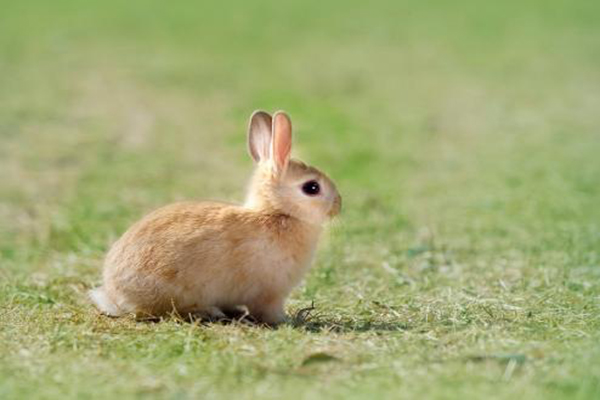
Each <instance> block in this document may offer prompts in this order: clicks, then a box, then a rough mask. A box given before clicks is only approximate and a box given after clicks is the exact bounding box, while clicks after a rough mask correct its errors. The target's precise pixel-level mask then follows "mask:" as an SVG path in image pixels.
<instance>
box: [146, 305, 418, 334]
mask: <svg viewBox="0 0 600 400" xmlns="http://www.w3.org/2000/svg"><path fill="white" fill-rule="evenodd" d="M315 310H316V309H315V307H314V305H311V306H310V307H306V308H302V309H300V310H297V311H296V312H295V313H293V315H291V316H290V317H289V320H288V322H287V323H285V324H282V325H268V324H265V323H262V322H261V321H259V320H257V319H256V318H254V317H253V316H252V315H250V314H249V313H248V311H247V310H244V309H238V310H230V311H228V312H227V313H226V317H225V318H210V317H206V316H200V315H194V314H188V315H185V316H182V315H179V314H176V313H172V314H171V315H170V316H169V317H167V318H169V319H175V320H177V321H179V322H181V323H191V324H201V325H210V324H222V325H230V324H241V325H244V326H256V327H264V328H267V329H278V328H280V327H284V326H291V327H293V328H295V329H302V330H304V331H307V332H333V333H352V332H355V333H360V332H400V331H406V330H409V329H410V328H411V327H410V326H409V325H408V324H406V323H403V322H400V321H398V322H395V321H389V320H387V321H378V320H377V319H374V318H369V319H365V318H358V317H357V318H351V317H341V318H340V317H329V316H325V315H323V314H319V313H315ZM163 320H164V317H163V318H151V317H149V318H138V321H140V322H146V323H157V322H160V321H163Z"/></svg>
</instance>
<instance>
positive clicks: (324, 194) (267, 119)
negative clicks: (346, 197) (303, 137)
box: [246, 111, 342, 224]
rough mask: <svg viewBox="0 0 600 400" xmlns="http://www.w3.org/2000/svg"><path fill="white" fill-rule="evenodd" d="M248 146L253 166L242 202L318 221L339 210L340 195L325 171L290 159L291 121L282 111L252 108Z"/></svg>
mask: <svg viewBox="0 0 600 400" xmlns="http://www.w3.org/2000/svg"><path fill="white" fill-rule="evenodd" d="M248 150H249V152H250V155H251V156H252V158H253V159H254V161H255V162H256V170H255V172H254V176H253V177H252V181H251V183H250V188H249V192H248V197H247V200H246V206H247V207H250V208H252V209H256V210H263V211H267V212H278V213H283V214H287V215H290V216H292V217H295V218H298V219H299V220H301V221H304V222H307V223H311V224H322V223H323V222H325V221H326V220H327V219H329V218H331V217H333V216H335V215H337V214H338V213H339V212H340V211H341V207H342V198H341V196H340V194H339V193H338V191H337V188H336V187H335V184H334V183H333V181H332V180H331V179H329V177H328V176H327V175H325V174H324V173H323V172H321V171H319V170H318V169H316V168H315V167H312V166H309V165H306V164H305V163H303V162H302V161H299V160H295V159H291V158H290V154H291V150H292V123H291V121H290V118H289V117H288V116H287V114H285V113H284V112H281V111H278V112H276V113H275V114H274V115H273V116H271V115H269V114H268V113H266V112H264V111H255V112H254V113H253V114H252V116H251V118H250V124H249V127H248Z"/></svg>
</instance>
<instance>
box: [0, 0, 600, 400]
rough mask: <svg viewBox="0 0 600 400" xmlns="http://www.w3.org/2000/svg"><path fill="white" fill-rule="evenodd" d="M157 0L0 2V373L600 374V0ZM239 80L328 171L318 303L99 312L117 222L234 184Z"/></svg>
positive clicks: (314, 383) (69, 378)
mask: <svg viewBox="0 0 600 400" xmlns="http://www.w3.org/2000/svg"><path fill="white" fill-rule="evenodd" d="M172 3H173V4H170V3H168V2H158V1H127V2H121V1H116V0H106V1H103V2H99V1H97V2H85V3H84V2H76V1H65V0H56V1H52V2H50V1H41V0H38V1H33V0H32V1H27V2H16V1H13V2H2V12H0V398H1V399H7V400H8V399H21V398H22V399H32V398H61V399H74V398H78V399H79V398H86V399H87V398H95V399H105V398H106V399H109V398H119V399H121V398H138V397H149V398H161V399H164V398H190V399H191V398H207V399H220V398H236V399H250V398H260V399H281V398H294V399H295V398H305V399H319V398H323V399H325V398H327V399H329V398H344V399H354V398H356V399H358V398H371V399H379V398H405V399H423V398H432V399H434V398H456V399H459V398H460V399H464V398H473V399H475V398H479V399H482V398H499V399H502V398H504V399H533V400H535V399H544V400H547V399H563V398H564V399H567V398H568V399H597V398H600V362H599V360H600V344H599V343H600V254H599V252H600V25H599V24H598V21H599V20H600V3H598V2H592V1H567V0H565V1H554V0H551V1H541V0H540V1H528V2H519V1H505V2H494V3H492V2H488V3H487V4H484V3H482V2H476V1H460V2H458V3H457V2H442V1H439V2H433V3H432V2H418V1H412V2H398V1H386V2H365V1H362V2H354V1H327V2H326V1H312V0H305V1H302V2H296V3H288V2H276V1H269V2H263V1H260V2H241V1H240V2H237V4H233V2H224V1H222V2H216V3H210V4H211V5H210V6H201V5H200V3H199V2H196V3H193V2H172ZM435 3H437V4H435ZM256 108H263V109H267V110H271V111H274V110H276V109H285V110H287V111H288V112H289V113H290V114H291V116H292V118H293V120H294V123H295V145H296V148H295V150H296V154H297V155H300V156H301V157H302V158H303V159H305V160H306V161H308V162H310V163H312V164H315V165H317V166H319V167H321V168H322V169H323V170H325V171H327V172H328V173H329V174H330V175H331V176H332V177H333V178H334V180H335V181H336V182H337V183H338V186H339V188H340V190H341V192H342V195H343V197H344V206H345V210H344V213H343V215H342V217H341V218H340V219H339V220H337V221H336V222H334V223H333V224H332V226H331V228H330V230H329V234H328V236H327V238H326V240H325V241H324V242H323V243H322V246H321V248H320V251H319V254H318V256H317V259H316V262H315V266H314V268H313V270H312V271H311V272H310V274H309V276H308V277H307V280H306V282H305V284H304V285H303V286H302V287H300V288H299V289H298V290H296V291H295V292H294V294H293V296H292V298H291V299H290V302H289V304H288V312H289V313H291V314H294V313H297V312H298V311H299V310H301V309H303V308H306V307H309V306H310V305H311V303H312V302H314V307H315V309H314V310H313V311H312V312H310V314H309V315H308V316H306V318H305V319H304V320H299V321H297V323H296V324H292V325H287V326H283V327H281V328H279V329H276V330H272V329H267V328H263V327H258V326H252V325H248V324H243V323H233V324H190V323H184V322H180V321H178V320H176V319H170V320H166V321H163V322H160V323H147V322H136V321H135V320H133V319H127V318H125V319H109V318H106V317H103V316H100V315H98V313H97V312H96V311H95V310H94V309H93V307H92V306H91V305H90V304H89V302H88V300H87V298H86V291H87V290H89V289H90V288H92V287H94V286H96V285H97V284H98V283H99V281H100V268H101V265H102V258H103V255H104V253H105V251H106V250H107V248H108V246H109V245H110V244H111V243H112V241H114V240H115V239H116V238H117V237H118V236H119V235H120V234H121V233H122V232H123V230H124V229H126V228H127V226H128V225H129V224H131V223H132V222H134V221H135V220H136V219H138V218H139V217H141V216H142V215H143V214H145V213H146V212H148V211H150V210H152V209H153V208H156V207H158V206H161V205H163V204H166V203H169V202H172V201H175V200H181V199H194V198H198V199H203V198H216V199H224V200H234V201H239V200H241V199H242V198H243V194H244V193H243V189H244V187H245V185H246V182H247V179H248V176H249V174H250V171H251V168H252V166H251V161H250V159H249V157H248V156H247V154H246V149H245V137H244V135H245V126H246V123H247V118H248V116H249V115H250V113H251V112H252V111H253V110H254V109H256Z"/></svg>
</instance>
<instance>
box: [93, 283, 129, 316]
mask: <svg viewBox="0 0 600 400" xmlns="http://www.w3.org/2000/svg"><path fill="white" fill-rule="evenodd" d="M89 296H90V299H91V300H92V301H93V302H94V304H95V305H96V307H98V309H99V310H100V311H101V312H102V313H103V314H106V315H110V316H111V317H118V316H120V315H123V312H122V311H121V310H120V309H119V307H118V306H117V305H116V304H115V302H114V301H112V300H111V299H110V298H109V297H108V295H107V294H106V292H105V291H104V288H103V287H99V288H96V289H93V290H90V292H89Z"/></svg>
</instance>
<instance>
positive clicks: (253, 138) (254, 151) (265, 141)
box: [248, 110, 272, 163]
mask: <svg viewBox="0 0 600 400" xmlns="http://www.w3.org/2000/svg"><path fill="white" fill-rule="evenodd" d="M271 127H272V118H271V116H270V115H269V114H268V113H266V112H264V111H260V110H257V111H254V112H253V113H252V116H251V117H250V123H249V124H248V151H249V152H250V155H251V156H252V158H253V159H254V161H256V162H257V163H258V162H261V161H266V160H268V159H269V157H270V155H271V153H270V151H271V136H272V132H271Z"/></svg>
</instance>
